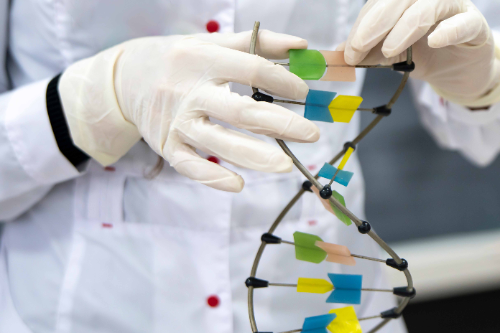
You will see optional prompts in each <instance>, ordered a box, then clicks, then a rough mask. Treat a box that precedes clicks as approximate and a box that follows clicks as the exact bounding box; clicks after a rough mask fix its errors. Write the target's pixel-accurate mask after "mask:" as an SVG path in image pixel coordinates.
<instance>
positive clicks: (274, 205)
mask: <svg viewBox="0 0 500 333" xmlns="http://www.w3.org/2000/svg"><path fill="white" fill-rule="evenodd" d="M363 3H364V1H362V0H358V1H356V0H354V1H353V0H316V1H306V0H295V1H269V0H252V1H250V0H248V1H247V0H244V1H231V0H214V1H200V0H185V1H178V2H171V1H151V2H149V1H120V2H114V1H109V2H108V1H106V2H103V1H98V0H87V1H57V2H40V1H36V0H26V1H19V0H13V1H12V8H11V9H10V14H11V15H10V17H7V13H9V11H6V10H4V11H2V10H0V15H3V16H2V17H0V22H2V23H3V22H6V21H7V18H8V19H9V20H8V21H9V22H10V26H9V37H10V38H9V42H8V45H7V44H2V52H3V53H6V49H7V47H8V48H9V51H10V52H9V55H10V60H8V62H7V68H8V71H9V74H10V78H11V81H12V91H11V92H4V91H5V89H4V90H2V92H3V93H2V95H1V96H0V156H1V158H0V204H1V205H0V212H1V213H2V214H3V213H4V212H5V210H4V209H5V207H11V206H15V207H16V209H15V211H16V212H10V213H9V214H8V215H9V219H10V222H9V223H6V224H4V230H3V234H2V236H1V237H2V238H1V240H0V243H2V249H1V250H0V252H1V255H0V264H1V265H2V267H5V270H4V271H3V272H0V274H2V275H0V302H1V304H0V306H1V308H0V325H3V326H0V328H1V329H3V328H5V327H9V329H12V330H14V328H12V327H15V326H14V325H17V327H18V328H17V327H16V328H15V331H14V333H24V331H26V330H27V331H29V332H35V333H49V332H50V333H53V332H68V331H69V332H72V333H79V332H85V333H88V332H98V333H101V332H103V333H104V332H106V333H111V332H112V333H115V332H133V333H135V332H141V333H142V332H175V331H179V332H195V331H200V332H201V331H203V332H218V333H219V332H222V333H230V332H238V333H239V332H249V331H250V327H249V323H248V312H247V309H246V297H247V290H246V287H245V285H244V283H243V282H244V280H245V278H246V277H247V276H248V274H249V271H250V267H251V264H252V260H253V256H254V254H255V252H256V251H257V248H258V246H259V241H258V240H259V237H260V235H261V234H262V233H263V232H264V231H266V230H267V228H268V227H269V225H270V223H271V222H272V220H273V219H274V218H275V217H276V215H277V214H278V213H279V211H280V210H281V209H282V208H283V207H284V205H285V204H286V203H287V201H288V200H289V199H290V198H291V197H292V196H293V195H294V194H295V193H296V191H297V190H298V189H299V188H300V186H301V183H302V181H303V178H302V177H301V175H300V174H299V173H298V172H297V171H296V170H294V171H293V172H292V173H290V174H269V173H261V172H256V171H252V170H248V169H243V168H239V167H232V166H230V164H229V163H226V162H225V161H222V162H221V166H223V167H226V168H230V169H232V170H234V171H235V172H237V173H238V174H240V175H241V176H242V178H244V179H245V181H246V184H245V188H244V189H243V191H242V192H241V193H239V194H237V195H236V194H230V193H226V192H221V191H216V190H214V189H210V188H208V187H206V186H202V185H200V184H197V183H195V182H193V181H191V180H189V179H187V178H185V177H183V176H181V175H180V174H179V173H177V172H176V171H175V170H174V169H173V168H170V167H165V168H164V170H163V171H162V172H161V174H160V175H159V176H158V177H156V178H154V179H152V180H150V179H148V178H147V177H146V176H147V174H148V171H150V170H151V168H152V167H153V165H154V164H155V162H156V159H157V155H156V154H155V153H154V152H153V151H152V150H151V149H150V148H148V146H147V145H146V144H145V143H144V142H138V143H137V144H136V145H135V146H134V147H133V148H132V149H131V150H130V151H129V153H127V154H126V155H125V156H123V157H122V158H121V159H120V160H119V161H118V162H117V163H116V164H114V165H113V167H114V168H115V170H116V171H111V170H113V169H109V168H108V169H107V170H103V168H102V167H101V166H99V165H98V164H97V163H96V162H94V161H91V162H90V165H89V168H88V171H87V172H86V173H85V174H83V175H79V176H80V177H77V178H76V179H74V180H68V181H63V182H59V181H58V180H57V181H56V180H49V179H46V184H45V185H43V186H40V184H39V182H37V181H35V179H33V177H32V176H31V175H30V174H29V173H27V172H26V168H25V166H24V165H23V164H22V162H21V161H20V160H18V158H17V155H18V153H19V152H17V153H16V152H15V151H14V148H13V147H14V145H15V144H16V143H15V142H12V141H11V140H10V139H9V136H7V131H6V129H5V126H6V123H5V119H6V118H5V114H6V110H7V105H8V104H10V99H11V97H12V96H13V94H14V93H17V92H18V91H20V89H23V88H22V86H24V85H26V84H28V83H32V82H35V81H42V80H46V79H47V78H49V77H52V76H55V75H56V74H58V73H59V72H62V71H63V70H64V69H65V68H66V67H67V66H69V65H70V64H72V63H74V62H76V61H78V60H80V59H84V58H88V57H91V56H93V55H95V54H97V53H98V52H100V51H102V50H104V49H107V48H110V47H112V46H114V45H117V44H119V43H122V42H124V41H126V40H129V39H132V38H139V37H142V36H150V35H173V34H181V33H182V34H195V33H202V32H204V29H205V24H206V23H207V22H208V21H209V20H212V19H214V20H217V21H218V22H219V23H220V25H221V29H220V31H221V32H233V30H235V31H237V32H238V31H246V30H248V29H250V28H251V27H252V25H253V22H254V20H255V19H259V20H260V21H261V23H262V27H264V28H266V29H269V30H272V31H276V32H280V33H287V34H291V35H296V36H299V37H301V38H305V39H307V40H308V42H309V47H310V48H315V49H334V48H335V47H336V45H338V44H339V43H340V42H341V41H342V40H345V39H346V38H347V34H348V33H349V30H350V27H352V25H353V23H354V22H355V19H356V17H357V15H358V13H359V10H360V8H361V6H362V4H363ZM474 3H475V4H476V5H477V6H478V8H479V9H480V10H481V11H483V12H484V13H485V14H486V18H487V19H488V20H489V23H490V25H491V26H492V27H496V28H498V25H500V22H499V21H498V17H500V16H499V15H498V14H499V11H500V10H499V6H498V5H495V4H494V2H492V1H490V0H483V1H475V2H474ZM1 8H3V7H1ZM319 14H321V15H319ZM330 14H331V15H330ZM337 14H338V15H337ZM5 34H6V32H5V31H0V36H3V35H5ZM2 75H3V74H2ZM363 77H364V72H363V71H358V82H356V83H352V84H351V83H349V84H343V83H325V82H312V83H311V82H309V83H308V84H309V86H310V87H311V88H312V89H320V90H329V91H336V92H338V93H341V94H347V95H357V94H359V92H360V90H361V86H362V81H363ZM0 81H1V82H8V80H7V78H6V77H5V76H2V77H1V80H0ZM427 87H428V86H427ZM39 89H40V90H39V92H38V93H35V92H31V94H34V95H37V96H42V95H43V93H44V91H45V88H44V87H43V86H41V87H39ZM427 89H428V92H429V94H424V95H420V94H419V95H418V98H419V100H420V99H424V101H425V103H427V104H428V107H427V108H424V107H422V112H423V115H426V116H428V117H429V119H430V120H431V121H433V122H434V123H433V126H432V127H429V128H430V130H431V131H432V133H434V134H435V135H436V134H437V135H439V137H440V138H442V140H443V142H445V144H444V146H445V147H451V148H452V149H457V150H460V151H462V152H464V153H466V154H468V152H469V151H470V148H469V145H468V143H467V142H473V143H475V155H473V156H472V157H471V158H473V159H474V160H475V161H482V162H484V161H485V160H486V159H487V160H488V161H489V160H491V158H492V156H495V155H496V153H497V150H498V147H499V146H500V140H497V139H495V138H494V135H495V133H498V132H499V130H498V128H497V127H496V126H498V120H497V118H495V117H492V118H491V119H489V120H484V122H481V123H474V124H472V125H471V124H470V123H469V121H470V120H469V119H465V118H463V119H462V118H459V119H458V118H456V117H454V116H455V113H454V110H456V108H461V107H459V106H454V105H452V104H449V105H450V106H449V107H448V108H446V109H440V108H441V106H440V101H439V97H438V96H437V95H436V94H435V93H434V92H433V91H432V90H431V89H430V88H427ZM233 91H235V92H238V93H242V94H246V95H248V94H251V90H250V89H248V88H247V87H244V86H241V85H238V84H235V85H234V89H233ZM18 96H19V97H24V98H26V99H29V98H30V96H28V95H24V94H23V95H22V96H21V95H18ZM33 107H35V105H33ZM496 108H497V105H495V106H493V107H492V109H491V111H493V110H496ZM36 109H37V110H38V111H39V112H40V113H37V112H35V111H30V113H29V114H42V113H43V111H44V110H45V103H41V104H40V105H38V107H37V108H36ZM291 109H292V110H294V111H295V112H297V113H299V114H301V112H303V108H302V107H298V106H297V107H293V108H291ZM460 110H462V111H463V112H465V111H466V109H464V108H461V109H460ZM9 112H10V111H9ZM24 112H27V111H24ZM31 112H33V113H31ZM443 119H444V120H443ZM437 120H439V121H437ZM490 120H491V122H489V121H490ZM224 126H227V127H229V128H231V126H229V125H227V124H224ZM318 127H319V128H320V130H321V133H322V136H321V137H320V138H319V140H318V142H317V143H314V144H302V143H291V144H290V146H291V149H292V150H293V151H294V152H295V153H296V155H297V156H298V157H299V158H300V159H301V160H303V161H304V162H305V163H306V166H308V167H309V168H311V169H314V171H317V170H318V169H319V168H320V167H321V165H322V164H323V163H324V162H325V160H327V159H329V158H330V157H331V155H332V154H334V153H335V152H336V151H338V150H339V149H341V147H342V145H343V143H344V142H345V141H347V140H350V139H352V138H354V137H355V136H356V134H357V133H358V132H359V115H355V116H354V118H353V120H352V122H351V123H350V124H348V125H345V124H333V125H332V124H321V123H318ZM11 129H14V128H11ZM478 133H482V134H483V135H481V136H479V135H478ZM23 134H24V136H26V138H24V140H25V141H23V142H32V140H34V138H37V137H39V141H40V142H39V145H40V146H44V148H43V149H47V152H46V154H47V156H55V155H56V154H57V153H58V149H57V147H56V145H54V144H53V142H52V141H51V140H53V139H52V137H51V133H45V134H43V135H42V134H40V132H39V131H38V130H35V129H33V130H23ZM49 134H50V135H49ZM247 134H249V135H252V136H256V137H258V138H259V139H262V140H265V142H267V143H269V144H271V143H272V142H273V139H270V138H266V137H263V136H257V135H254V134H251V133H247ZM35 136H36V137H35ZM49 138H50V139H49ZM458 139H460V140H458ZM467 140H469V141H467ZM25 146H26V145H25ZM26 149H33V148H32V147H27V148H26ZM200 154H202V155H203V153H200ZM204 156H205V155H204ZM65 163H66V162H63V160H62V159H59V158H54V159H53V167H54V169H55V170H61V169H63V170H65V168H64V166H65V165H66V164H65ZM38 165H39V166H40V167H41V166H42V165H44V164H38ZM349 168H350V171H353V172H354V173H355V176H354V177H353V179H352V181H351V183H350V185H349V187H348V188H341V189H339V191H340V192H341V193H342V194H343V195H344V196H345V199H346V202H347V206H348V207H349V208H350V209H351V210H352V211H353V212H354V213H355V214H356V215H358V216H360V217H364V211H363V206H364V194H363V187H364V184H363V178H362V175H361V169H360V166H359V162H358V160H357V156H356V154H354V155H353V157H352V158H351V161H350V162H349ZM43 170H45V171H43ZM42 171H43V172H42ZM35 173H36V172H35ZM38 174H49V173H47V171H46V169H44V168H42V170H41V171H40V172H38ZM66 174H67V175H68V173H66ZM49 183H50V184H49ZM45 193H47V194H45ZM26 198H29V200H27V199H26ZM0 220H2V221H5V220H6V219H5V218H4V216H0ZM372 222H373V225H375V227H376V225H377V223H378V222H377V221H372ZM295 230H300V231H304V232H309V233H314V234H318V235H320V236H321V237H322V238H323V239H324V240H326V241H330V242H334V243H335V242H336V243H339V244H342V245H347V246H349V248H350V249H351V251H352V252H353V253H360V254H365V255H372V256H379V255H381V256H383V255H382V254H380V252H379V248H378V246H376V244H374V243H373V242H371V241H370V240H369V239H368V238H366V237H360V235H359V233H358V232H357V230H356V228H353V227H350V228H348V227H345V226H344V225H342V224H341V223H340V222H339V221H338V220H336V219H335V218H334V217H332V216H330V215H328V214H326V213H325V211H324V209H323V208H322V205H321V203H320V202H319V201H318V200H317V199H316V198H315V197H314V195H312V194H308V193H306V194H305V195H304V197H303V198H302V199H301V200H300V201H299V202H298V203H297V206H296V207H295V208H294V209H293V210H292V212H290V214H289V215H288V216H287V217H286V218H285V221H284V222H283V224H282V225H281V226H280V227H279V229H278V230H277V232H276V234H277V235H279V236H282V237H283V238H284V239H291V238H292V233H293V232H294V231H295ZM385 269H386V268H384V266H383V265H380V264H378V263H370V262H361V261H360V262H359V264H358V266H357V267H354V268H351V267H340V266H336V265H329V264H325V265H312V264H308V263H303V262H297V261H295V260H294V259H293V249H292V248H291V247H287V246H284V245H283V246H281V245H279V246H275V247H269V248H268V249H266V252H265V254H264V257H263V261H262V266H261V267H259V271H258V275H259V276H260V277H262V278H265V279H269V280H272V281H280V282H292V281H294V280H295V279H296V278H297V277H298V276H301V275H302V276H304V275H307V276H308V277H321V276H324V277H326V273H327V272H343V273H357V274H363V275H364V280H363V281H364V283H363V284H364V286H366V287H374V288H386V287H388V286H387V283H386V281H385V278H384V275H383V271H384V270H385ZM210 295H218V296H219V298H220V300H221V302H220V305H219V306H218V307H217V308H210V307H208V306H207V305H206V299H207V297H208V296H210ZM323 296H324V295H303V294H297V293H294V292H292V291H290V290H287V289H286V288H283V289H279V288H274V289H272V288H270V289H268V290H258V291H256V295H255V302H256V316H257V323H258V327H259V330H261V331H275V332H277V331H283V330H286V329H295V328H299V327H300V326H301V325H302V322H303V319H304V317H306V316H314V315H319V314H324V313H325V312H327V311H328V310H329V309H330V308H331V305H329V304H326V303H324V298H323ZM318 297H319V298H318ZM394 304H395V301H394V299H393V297H392V296H391V295H386V294H385V293H383V294H382V293H364V294H363V299H362V304H361V306H359V307H356V309H357V311H358V315H359V316H360V317H362V316H369V315H375V314H377V313H379V312H380V311H382V310H386V309H389V308H391V307H392V306H394ZM335 306H338V305H335ZM374 324H375V322H374V321H365V322H363V327H364V329H365V331H367V330H368V329H369V328H371V327H373V325H374ZM1 329H0V331H2V330H1ZM23 330H24V331H23ZM404 331H405V329H404V324H403V323H402V322H401V321H396V322H392V323H391V324H390V325H388V326H387V327H386V328H385V329H384V330H382V332H394V333H398V332H404ZM2 332H3V331H2ZM9 332H10V331H9Z"/></svg>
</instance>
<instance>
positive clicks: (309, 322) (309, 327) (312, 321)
mask: <svg viewBox="0 0 500 333" xmlns="http://www.w3.org/2000/svg"><path fill="white" fill-rule="evenodd" d="M335 318H337V315H336V314H335V313H329V314H326V315H321V316H316V317H308V318H306V319H305V320H304V325H302V333H327V332H328V331H327V330H326V327H327V326H328V325H330V323H331V322H332V321H333V320H334V319H335Z"/></svg>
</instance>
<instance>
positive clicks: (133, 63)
mask: <svg viewBox="0 0 500 333" xmlns="http://www.w3.org/2000/svg"><path fill="white" fill-rule="evenodd" d="M250 38H251V32H250V31H248V32H245V33H240V34H233V33H226V34H214V35H208V34H204V35H195V36H169V37H147V38H139V39H134V40H131V41H128V42H125V43H122V44H120V45H118V46H115V47H113V48H111V49H108V50H106V51H104V52H101V53H99V54H97V55H96V56H94V57H92V58H89V59H85V60H82V61H79V62H77V63H76V64H74V65H72V66H70V67H69V68H68V69H67V70H66V71H65V72H64V74H63V75H62V77H61V81H60V84H59V91H60V94H61V99H62V101H63V106H64V112H65V114H66V115H67V117H68V123H69V127H70V130H71V135H72V138H73V139H74V142H75V144H76V145H77V146H78V147H80V148H81V149H82V150H83V151H85V152H86V153H87V154H89V155H90V156H91V157H93V158H94V159H96V160H97V161H99V162H100V163H101V164H103V165H109V164H112V163H114V162H116V161H117V160H118V159H119V158H120V157H122V156H123V155H125V153H126V152H127V151H128V150H129V149H130V148H131V147H132V146H133V145H134V144H135V143H136V142H137V141H138V140H139V138H140V136H141V135H142V137H143V138H144V140H145V141H146V142H147V143H148V144H149V146H150V147H151V148H152V149H153V150H154V151H155V152H156V153H157V154H158V155H160V156H162V157H164V158H165V160H167V161H168V162H169V163H170V165H171V166H172V167H174V168H175V169H176V170H177V172H179V173H180V174H182V175H184V176H186V177H189V178H191V179H193V180H196V181H198V182H200V183H202V184H205V185H208V186H210V187H213V188H216V189H219V190H225V191H230V192H240V191H241V190H242V188H243V179H242V178H241V177H240V176H238V175H237V174H236V173H234V172H232V171H230V170H228V169H225V168H222V167H220V166H218V165H217V164H214V163H211V162H210V161H207V160H206V159H204V158H201V157H200V156H199V155H198V154H196V152H195V148H197V149H200V150H202V151H204V152H206V153H210V154H212V155H215V156H217V157H219V158H222V159H223V160H225V161H228V162H230V163H231V164H233V165H237V166H241V167H245V168H249V169H252V170H256V171H264V172H290V171H291V170H292V166H293V163H292V160H291V158H290V157H288V156H287V155H286V154H285V153H284V152H283V151H282V150H281V149H280V148H278V147H275V146H271V145H268V144H266V143H264V142H262V141H260V140H257V139H255V138H252V137H248V136H246V135H244V134H241V133H239V132H235V131H233V130H228V129H226V128H224V127H222V126H219V125H215V124H213V123H212V122H211V121H210V120H209V119H208V118H209V117H211V118H213V119H217V120H219V121H224V122H226V123H228V124H231V125H233V126H235V127H237V128H240V129H246V130H249V131H252V132H253V133H258V134H266V135H268V136H270V137H275V138H280V139H283V140H288V141H290V140H291V141H296V142H314V141H317V140H318V138H319V129H318V127H317V126H316V125H314V124H313V123H312V122H310V121H308V120H307V119H304V117H302V116H299V115H297V114H295V113H293V112H290V111H289V110H286V109H285V108H283V107H281V106H279V105H276V104H270V103H265V102H261V103H257V102H255V101H254V100H253V99H252V98H250V97H248V96H245V97H242V96H239V95H238V94H235V93H231V92H230V90H229V82H238V83H241V84H246V85H249V86H255V87H258V88H261V89H264V90H265V91H268V92H270V93H272V94H274V95H278V96H282V97H285V98H289V99H293V100H297V99H305V98H306V96H307V93H308V91H309V88H308V87H307V85H306V84H305V83H304V81H303V80H301V79H299V78H298V77H297V76H296V75H294V74H292V73H290V72H289V71H288V70H286V69H285V68H284V67H281V66H276V65H274V64H273V63H272V62H270V61H269V60H266V59H264V58H261V57H258V56H253V55H249V54H248V53H247V52H248V49H249V44H250ZM305 47H307V42H306V41H305V40H303V39H301V38H297V37H293V36H288V35H283V34H276V33H273V32H270V31H266V30H262V31H261V32H260V33H259V46H258V47H257V53H258V54H261V55H262V56H264V57H266V58H272V59H278V58H281V59H282V58H286V57H287V56H288V50H289V49H298V48H305Z"/></svg>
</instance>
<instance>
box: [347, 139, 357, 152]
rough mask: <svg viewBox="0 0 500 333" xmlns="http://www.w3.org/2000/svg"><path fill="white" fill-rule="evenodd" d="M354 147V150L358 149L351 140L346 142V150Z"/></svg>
mask: <svg viewBox="0 0 500 333" xmlns="http://www.w3.org/2000/svg"><path fill="white" fill-rule="evenodd" d="M349 148H352V149H353V150H356V145H355V144H354V143H352V142H351V141H347V142H346V143H344V151H347V149H349Z"/></svg>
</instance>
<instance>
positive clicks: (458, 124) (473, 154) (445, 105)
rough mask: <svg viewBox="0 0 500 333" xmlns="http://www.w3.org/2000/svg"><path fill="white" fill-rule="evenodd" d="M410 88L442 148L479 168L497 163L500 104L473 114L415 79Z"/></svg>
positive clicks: (429, 128)
mask: <svg viewBox="0 0 500 333" xmlns="http://www.w3.org/2000/svg"><path fill="white" fill-rule="evenodd" d="M498 36H500V35H498ZM495 37H497V36H495ZM495 39H497V38H495ZM497 40H500V39H497ZM410 86H411V88H412V91H413V95H414V97H415V101H416V105H417V109H418V110H419V114H420V119H421V121H422V123H423V125H424V127H425V128H426V129H427V130H428V131H429V133H430V134H431V135H432V136H433V137H434V139H435V140H436V142H437V143H438V145H439V146H440V147H442V148H444V149H450V150H455V151H458V152H460V153H461V154H462V155H463V156H464V157H465V158H467V159H468V160H469V161H471V162H472V163H473V164H475V165H477V166H487V165H489V164H490V163H492V162H493V161H494V160H495V158H496V156H497V154H498V153H499V152H500V103H498V104H495V105H492V106H491V107H490V108H489V109H486V110H476V111H471V110H470V109H469V108H467V107H464V106H461V105H458V104H454V103H452V102H449V101H446V100H444V99H443V98H441V97H440V96H439V95H438V94H436V93H435V92H434V90H432V88H431V87H430V85H429V84H427V83H425V82H423V81H419V80H411V83H410Z"/></svg>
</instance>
